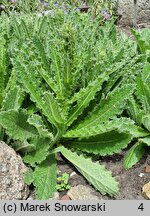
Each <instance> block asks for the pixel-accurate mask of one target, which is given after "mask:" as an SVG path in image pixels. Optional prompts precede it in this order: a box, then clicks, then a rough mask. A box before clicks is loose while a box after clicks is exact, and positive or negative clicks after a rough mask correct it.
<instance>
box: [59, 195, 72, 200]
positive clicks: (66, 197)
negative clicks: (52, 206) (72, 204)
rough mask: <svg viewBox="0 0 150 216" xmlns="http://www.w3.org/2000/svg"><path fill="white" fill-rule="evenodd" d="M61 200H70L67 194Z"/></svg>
mask: <svg viewBox="0 0 150 216" xmlns="http://www.w3.org/2000/svg"><path fill="white" fill-rule="evenodd" d="M61 200H70V197H69V196H68V195H64V196H63V197H62V198H61Z"/></svg>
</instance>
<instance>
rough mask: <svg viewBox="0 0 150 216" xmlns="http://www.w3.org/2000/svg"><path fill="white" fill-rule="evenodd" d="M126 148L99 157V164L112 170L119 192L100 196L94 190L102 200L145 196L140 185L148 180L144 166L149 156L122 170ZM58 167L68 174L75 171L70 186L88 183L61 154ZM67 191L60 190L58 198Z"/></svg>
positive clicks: (142, 198) (149, 177)
mask: <svg viewBox="0 0 150 216" xmlns="http://www.w3.org/2000/svg"><path fill="white" fill-rule="evenodd" d="M126 152H127V150H125V151H122V153H120V154H117V155H113V156H112V157H105V158H101V159H100V160H99V161H100V163H101V164H104V165H105V167H106V168H107V169H108V170H111V171H112V175H113V176H114V177H115V178H116V179H117V181H118V182H119V187H120V194H119V195H118V196H116V197H115V198H111V197H109V196H102V195H101V194H100V193H99V192H97V191H95V192H94V194H93V195H96V196H98V197H99V199H103V200H110V199H116V200H127V199H128V200H135V199H136V200H144V199H145V198H144V197H143V195H142V187H143V186H144V184H146V183H148V182H149V181H150V173H146V172H145V168H146V166H147V165H148V164H149V163H150V156H148V155H147V156H146V155H145V156H144V157H143V159H142V160H141V161H140V162H139V163H137V164H136V165H135V166H134V167H133V168H131V169H129V170H124V168H123V166H122V163H123V157H124V155H125V153H126ZM58 169H59V170H60V171H61V173H64V172H67V173H69V174H71V173H74V172H75V173H76V174H74V175H73V176H72V175H71V177H70V179H69V184H70V186H71V187H73V186H77V185H79V184H80V185H84V186H88V187H91V188H93V187H92V186H89V183H88V182H87V181H86V180H85V179H84V177H82V176H81V175H80V173H79V172H78V171H77V170H76V169H75V168H74V167H73V166H72V165H71V164H69V163H68V161H66V160H65V159H64V158H62V157H61V156H59V157H58ZM66 193H67V191H63V192H60V198H61V197H62V196H64V195H65V194H66Z"/></svg>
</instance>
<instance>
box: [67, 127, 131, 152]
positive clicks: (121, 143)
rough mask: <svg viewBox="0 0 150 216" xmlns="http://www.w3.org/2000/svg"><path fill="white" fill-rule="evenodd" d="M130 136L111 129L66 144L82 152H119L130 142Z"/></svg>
mask: <svg viewBox="0 0 150 216" xmlns="http://www.w3.org/2000/svg"><path fill="white" fill-rule="evenodd" d="M131 140H132V136H131V135H129V134H125V133H118V132H117V131H111V132H107V133H104V134H100V135H97V136H94V137H87V138H84V139H79V140H76V141H71V142H69V143H67V144H66V146H67V147H68V148H75V149H79V150H81V151H83V152H87V153H91V154H97V155H101V156H106V155H112V154H115V153H119V152H120V151H121V150H122V149H124V148H126V147H127V145H128V144H129V143H130V142H131Z"/></svg>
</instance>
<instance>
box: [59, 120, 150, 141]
mask: <svg viewBox="0 0 150 216" xmlns="http://www.w3.org/2000/svg"><path fill="white" fill-rule="evenodd" d="M112 130H117V131H118V132H120V133H128V134H131V135H132V136H133V137H143V136H147V135H148V134H149V132H148V131H146V130H144V129H143V128H141V127H139V126H137V125H136V124H135V122H134V121H133V120H131V119H130V118H126V117H120V118H114V119H112V120H109V121H106V122H104V123H97V124H95V125H94V126H92V127H89V128H84V129H81V130H76V129H74V130H70V131H67V132H66V133H65V134H64V135H63V137H66V138H75V137H80V138H82V137H89V136H96V135H98V134H103V133H106V132H109V131H112Z"/></svg>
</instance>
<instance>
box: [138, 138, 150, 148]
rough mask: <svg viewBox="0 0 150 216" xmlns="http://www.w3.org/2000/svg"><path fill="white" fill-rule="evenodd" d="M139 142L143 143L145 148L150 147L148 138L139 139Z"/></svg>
mask: <svg viewBox="0 0 150 216" xmlns="http://www.w3.org/2000/svg"><path fill="white" fill-rule="evenodd" d="M139 142H141V143H144V144H146V145H147V146H150V136H147V137H144V138H141V139H139Z"/></svg>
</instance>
